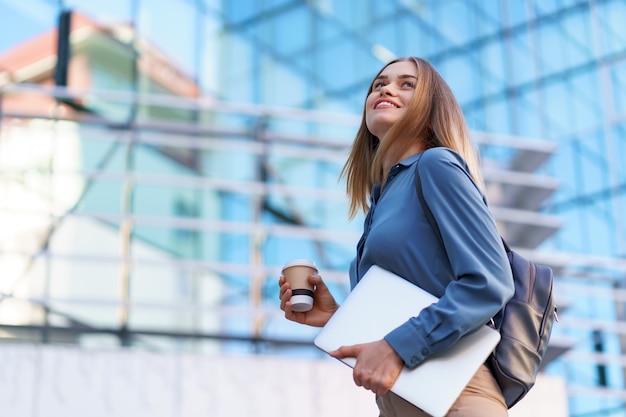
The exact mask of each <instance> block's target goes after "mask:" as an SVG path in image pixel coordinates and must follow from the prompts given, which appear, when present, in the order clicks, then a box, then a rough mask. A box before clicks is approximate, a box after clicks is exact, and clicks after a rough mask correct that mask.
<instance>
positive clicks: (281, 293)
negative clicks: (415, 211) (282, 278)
mask: <svg viewBox="0 0 626 417" xmlns="http://www.w3.org/2000/svg"><path fill="white" fill-rule="evenodd" d="M290 290H291V286H290V285H289V284H288V283H285V284H283V285H281V287H280V290H279V291H278V296H279V298H280V299H281V300H283V299H285V298H287V299H289V298H291V292H290ZM287 292H289V294H286V293H287ZM286 295H287V296H288V297H285V296H286Z"/></svg>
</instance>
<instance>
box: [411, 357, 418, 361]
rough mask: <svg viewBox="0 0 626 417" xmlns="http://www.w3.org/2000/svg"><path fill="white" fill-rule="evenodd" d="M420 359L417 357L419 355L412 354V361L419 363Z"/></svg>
mask: <svg viewBox="0 0 626 417" xmlns="http://www.w3.org/2000/svg"><path fill="white" fill-rule="evenodd" d="M418 360H419V359H418V358H417V356H412V357H411V363H417V361H418Z"/></svg>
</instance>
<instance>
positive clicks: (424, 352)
mask: <svg viewBox="0 0 626 417" xmlns="http://www.w3.org/2000/svg"><path fill="white" fill-rule="evenodd" d="M422 355H424V356H426V355H428V349H426V348H424V349H422Z"/></svg>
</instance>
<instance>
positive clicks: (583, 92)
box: [569, 71, 604, 131]
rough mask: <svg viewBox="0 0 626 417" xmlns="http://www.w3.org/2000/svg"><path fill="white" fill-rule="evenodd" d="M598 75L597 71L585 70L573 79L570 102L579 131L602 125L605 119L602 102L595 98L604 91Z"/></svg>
mask: <svg viewBox="0 0 626 417" xmlns="http://www.w3.org/2000/svg"><path fill="white" fill-rule="evenodd" d="M597 75H598V74H597V72H596V71H585V72H583V73H579V74H577V75H575V76H573V77H572V79H571V84H570V85H571V89H570V91H569V92H570V99H571V102H570V104H571V109H572V111H573V115H574V120H573V121H574V123H575V125H576V129H577V130H579V131H586V130H589V129H590V128H593V127H598V126H601V125H602V123H603V120H604V111H603V109H602V102H601V101H598V100H594V98H595V97H598V96H600V92H601V91H602V90H601V88H600V80H599V79H598V76H597Z"/></svg>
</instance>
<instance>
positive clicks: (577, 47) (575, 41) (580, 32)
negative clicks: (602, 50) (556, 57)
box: [560, 11, 594, 66]
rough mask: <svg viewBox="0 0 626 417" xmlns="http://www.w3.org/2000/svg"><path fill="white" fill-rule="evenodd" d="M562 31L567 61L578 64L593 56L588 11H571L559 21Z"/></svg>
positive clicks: (592, 37)
mask: <svg viewBox="0 0 626 417" xmlns="http://www.w3.org/2000/svg"><path fill="white" fill-rule="evenodd" d="M560 27H561V28H562V31H563V38H564V39H563V47H564V48H565V55H566V57H567V60H568V63H569V65H571V66H576V65H580V64H583V63H586V62H588V61H589V60H590V59H592V58H593V50H594V44H593V42H594V36H593V33H592V32H591V19H590V16H589V14H588V13H583V12H582V11H581V12H577V13H572V14H570V15H568V16H566V17H564V19H563V20H562V21H561V22H560Z"/></svg>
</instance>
